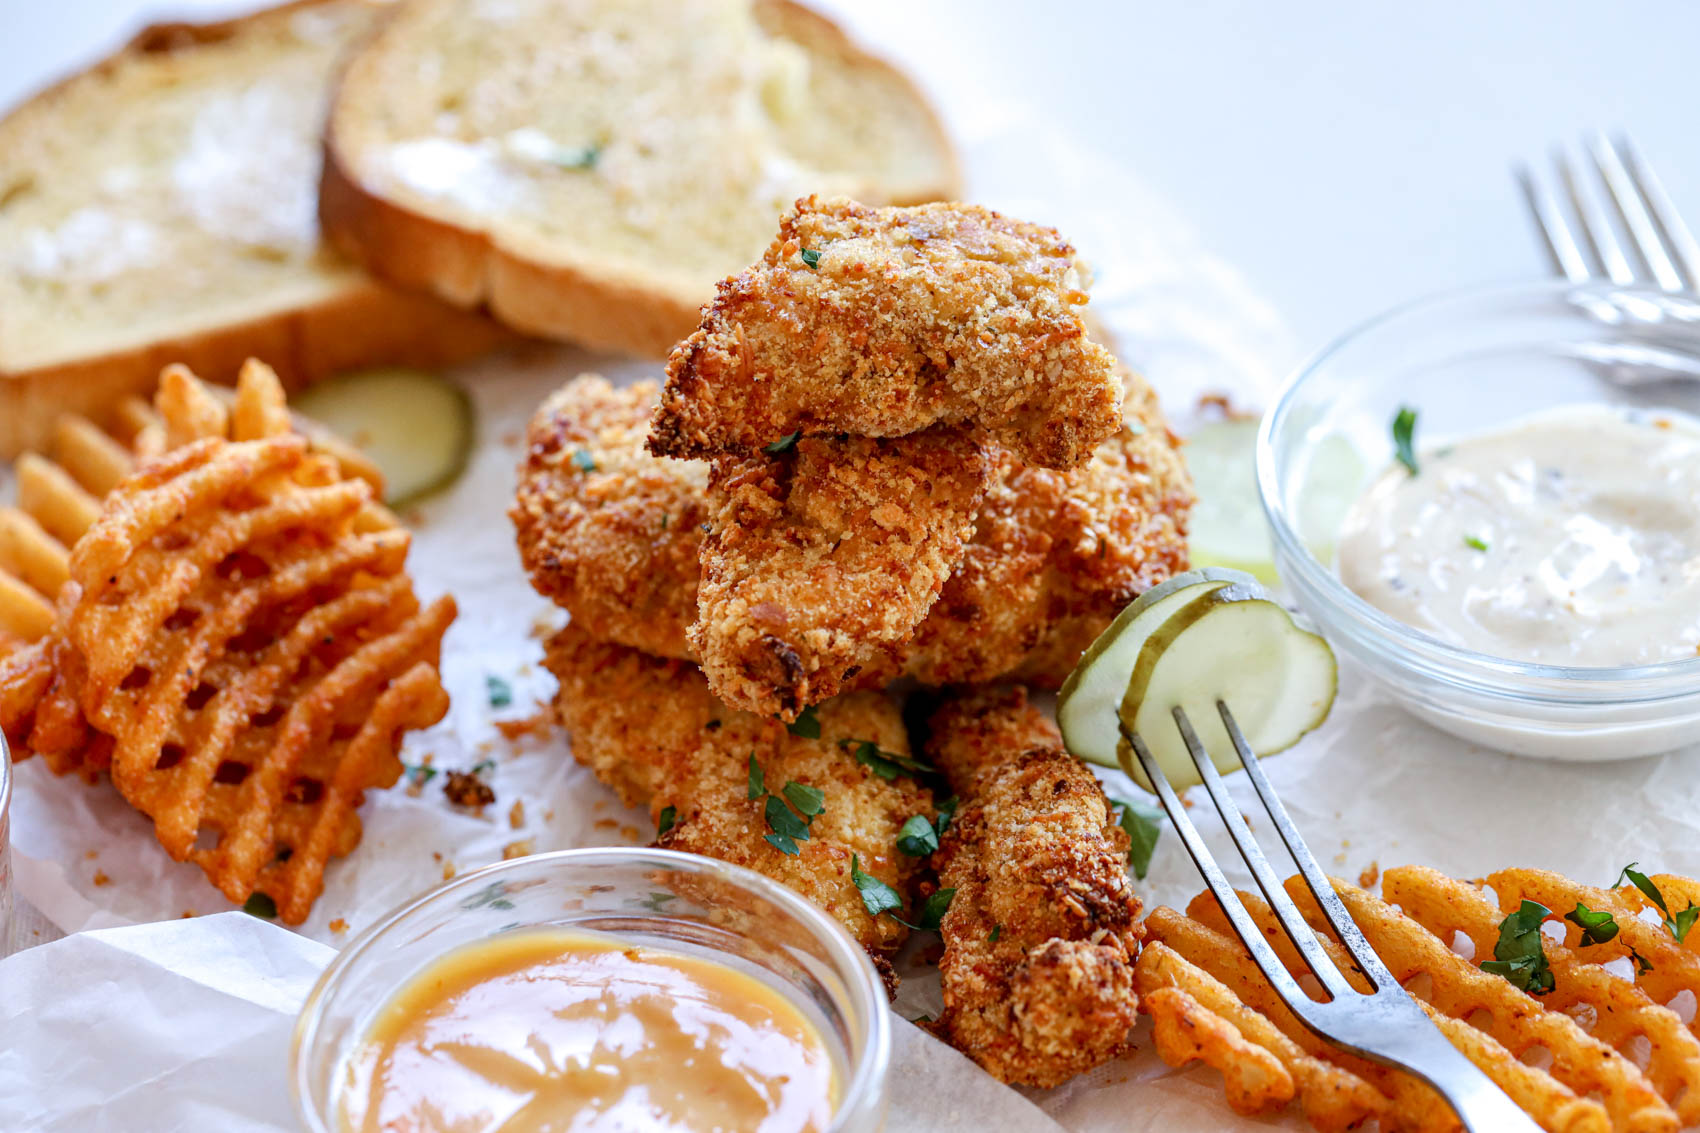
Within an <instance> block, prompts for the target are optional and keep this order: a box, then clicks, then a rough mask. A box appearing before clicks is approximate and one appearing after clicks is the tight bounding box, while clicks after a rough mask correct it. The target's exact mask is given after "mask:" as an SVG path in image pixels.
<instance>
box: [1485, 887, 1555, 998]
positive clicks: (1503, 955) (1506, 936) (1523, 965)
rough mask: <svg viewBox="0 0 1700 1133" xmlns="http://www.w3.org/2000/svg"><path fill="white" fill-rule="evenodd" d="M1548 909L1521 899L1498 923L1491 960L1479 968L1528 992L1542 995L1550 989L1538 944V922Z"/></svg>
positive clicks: (1549, 973) (1549, 975) (1548, 972)
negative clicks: (1497, 935) (1512, 911)
mask: <svg viewBox="0 0 1700 1133" xmlns="http://www.w3.org/2000/svg"><path fill="white" fill-rule="evenodd" d="M1551 915H1552V910H1551V909H1549V908H1547V907H1546V906H1545V905H1542V904H1539V903H1538V902H1535V901H1524V902H1523V904H1522V906H1521V907H1520V908H1518V910H1517V911H1516V912H1515V913H1512V914H1511V915H1510V916H1508V917H1506V918H1505V919H1504V920H1503V921H1500V922H1499V942H1498V943H1497V944H1495V945H1494V946H1493V959H1491V960H1489V961H1487V962H1486V963H1484V964H1483V965H1482V971H1484V972H1489V973H1491V974H1493V975H1496V976H1504V977H1505V979H1506V980H1507V981H1508V982H1509V983H1510V984H1511V986H1512V987H1515V988H1517V989H1519V990H1521V991H1526V992H1528V993H1529V994H1530V995H1545V994H1547V993H1548V992H1549V991H1551V990H1552V989H1553V975H1552V969H1551V968H1550V967H1548V966H1547V954H1546V951H1545V949H1543V948H1542V947H1541V925H1542V923H1543V922H1544V921H1545V920H1546V918H1547V917H1549V916H1551Z"/></svg>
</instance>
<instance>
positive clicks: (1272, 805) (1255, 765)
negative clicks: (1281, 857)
mask: <svg viewBox="0 0 1700 1133" xmlns="http://www.w3.org/2000/svg"><path fill="white" fill-rule="evenodd" d="M1216 710H1217V711H1218V712H1220V713H1221V715H1222V725H1223V726H1224V727H1225V728H1227V730H1228V738H1229V739H1231V740H1233V742H1234V751H1235V752H1236V753H1238V755H1239V757H1240V763H1241V764H1242V765H1243V766H1244V767H1245V771H1246V777H1247V778H1249V779H1250V780H1251V785H1252V788H1253V789H1254V790H1256V791H1257V797H1258V798H1259V799H1262V800H1263V807H1264V809H1265V810H1267V811H1268V812H1269V817H1270V818H1271V819H1273V820H1274V822H1275V830H1276V832H1277V833H1278V834H1280V835H1281V841H1282V842H1283V843H1285V844H1286V847H1287V852H1288V853H1289V854H1291V855H1293V862H1294V864H1296V865H1297V866H1298V867H1299V875H1300V876H1301V877H1303V878H1304V879H1305V885H1306V886H1307V887H1309V889H1310V892H1311V895H1312V896H1313V897H1315V898H1316V904H1317V907H1318V908H1320V909H1321V910H1322V913H1323V915H1324V916H1326V917H1327V918H1328V923H1329V925H1330V926H1331V927H1332V928H1333V929H1334V935H1335V936H1337V937H1339V938H1340V943H1341V944H1343V945H1345V947H1346V951H1348V952H1350V953H1351V954H1352V959H1353V960H1355V961H1357V964H1358V967H1359V968H1360V969H1362V971H1363V973H1364V975H1365V976H1367V977H1368V978H1369V981H1370V982H1371V983H1372V984H1374V985H1375V987H1376V990H1377V991H1384V990H1387V989H1389V988H1397V987H1398V986H1399V982H1398V981H1397V980H1395V979H1394V978H1393V973H1392V972H1389V971H1388V970H1387V965H1386V964H1383V963H1382V962H1381V957H1380V956H1377V955H1376V953H1375V949H1373V948H1371V947H1370V946H1369V941H1368V940H1366V939H1364V934H1363V931H1362V930H1361V929H1359V928H1358V925H1357V922H1356V921H1354V920H1353V919H1352V914H1351V913H1349V912H1347V911H1346V906H1345V903H1344V902H1342V901H1341V900H1340V895H1339V894H1338V893H1336V892H1334V886H1333V884H1332V883H1331V882H1330V881H1329V880H1328V876H1327V875H1326V874H1325V873H1323V872H1322V867H1321V866H1319V865H1317V863H1316V858H1315V857H1314V856H1313V855H1312V854H1311V852H1310V847H1308V846H1306V845H1305V842H1304V839H1303V838H1301V837H1300V836H1299V828H1298V827H1297V826H1295V825H1293V820H1292V817H1291V816H1290V815H1288V814H1287V808H1286V807H1285V806H1283V805H1282V803H1281V800H1280V798H1279V797H1277V796H1276V794H1275V788H1274V787H1272V786H1270V783H1269V776H1268V775H1266V774H1265V773H1264V771H1263V766H1262V764H1261V763H1259V762H1258V759H1257V756H1256V755H1254V754H1252V751H1251V747H1250V746H1249V745H1248V744H1247V743H1246V739H1245V733H1243V732H1241V731H1240V726H1239V725H1238V724H1237V723H1235V722H1234V716H1233V713H1231V712H1229V711H1228V705H1227V703H1226V702H1224V701H1220V700H1218V701H1217V702H1216ZM1282 895H1283V896H1285V892H1284V891H1283V894H1282Z"/></svg>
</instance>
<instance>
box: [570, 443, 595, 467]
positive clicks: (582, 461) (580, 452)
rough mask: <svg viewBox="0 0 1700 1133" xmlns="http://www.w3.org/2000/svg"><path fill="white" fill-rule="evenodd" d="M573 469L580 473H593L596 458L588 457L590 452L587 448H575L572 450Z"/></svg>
mask: <svg viewBox="0 0 1700 1133" xmlns="http://www.w3.org/2000/svg"><path fill="white" fill-rule="evenodd" d="M573 467H574V468H576V469H578V470H579V471H580V472H595V471H596V458H595V457H593V456H591V455H590V450H589V449H587V448H575V449H574V450H573Z"/></svg>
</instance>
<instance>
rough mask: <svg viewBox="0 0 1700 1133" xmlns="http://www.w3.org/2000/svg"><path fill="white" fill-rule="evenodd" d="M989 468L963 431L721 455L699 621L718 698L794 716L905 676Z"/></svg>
mask: <svg viewBox="0 0 1700 1133" xmlns="http://www.w3.org/2000/svg"><path fill="white" fill-rule="evenodd" d="M986 475H987V458H986V454H985V451H984V449H983V448H982V447H981V445H980V444H979V443H978V442H976V441H974V440H973V439H972V438H970V437H968V436H967V435H965V434H962V433H959V432H955V431H952V430H928V431H926V432H923V433H915V434H912V435H910V436H907V437H901V438H898V439H896V440H871V439H868V438H866V437H845V438H842V439H839V438H814V437H805V438H803V439H802V440H800V441H797V442H796V444H795V446H794V447H793V448H792V449H791V450H790V451H787V452H785V453H783V454H780V455H777V456H769V455H766V454H762V455H757V456H750V457H723V458H721V459H720V460H717V461H716V462H715V463H714V469H713V473H712V475H711V477H710V487H709V504H710V517H711V518H710V521H709V531H708V534H707V536H706V537H705V538H704V540H703V544H702V557H701V563H702V587H701V590H700V591H699V592H698V596H697V614H698V619H697V622H696V624H695V625H693V626H692V627H691V631H690V639H691V644H692V645H693V646H694V647H695V649H696V653H697V656H699V657H700V658H702V666H703V672H704V674H705V675H706V676H707V677H708V681H709V685H710V686H711V687H712V688H713V689H714V691H715V693H716V695H718V696H719V697H720V698H721V699H722V700H724V701H726V702H727V703H728V704H731V705H734V706H735V707H738V708H742V709H744V710H745V711H748V712H754V713H756V714H758V715H763V716H772V715H775V714H778V715H780V716H782V717H783V718H785V719H788V720H794V719H796V716H797V713H798V712H800V711H801V710H802V709H803V708H805V707H806V706H808V705H810V704H814V703H816V702H818V701H821V700H825V699H826V698H828V697H830V696H835V695H837V694H838V693H839V692H840V691H841V690H842V689H844V688H845V687H846V682H847V681H850V680H852V679H855V678H858V677H860V678H863V679H867V678H868V677H871V676H874V675H875V674H878V675H879V676H881V677H882V678H884V679H885V680H889V679H890V678H891V677H892V676H895V675H896V673H897V671H898V669H899V667H900V663H901V662H900V657H899V651H900V648H901V647H902V645H903V643H904V642H906V641H907V640H908V639H909V637H910V635H912V634H913V633H914V631H915V627H916V626H917V625H918V624H920V622H921V620H922V619H923V618H924V617H926V614H927V611H928V610H929V609H930V608H931V607H932V605H933V603H934V601H935V600H937V598H938V595H939V592H940V591H941V590H942V589H943V587H944V585H945V580H946V579H947V578H948V577H949V575H950V573H951V571H953V570H955V569H956V567H957V566H958V564H959V563H960V562H961V561H962V555H963V551H964V546H965V543H966V540H967V539H968V538H969V537H970V536H971V535H972V534H973V531H974V516H975V513H976V511H977V510H978V508H979V504H980V500H981V498H982V497H983V496H984V495H985V490H986ZM881 683H883V680H882V682H881Z"/></svg>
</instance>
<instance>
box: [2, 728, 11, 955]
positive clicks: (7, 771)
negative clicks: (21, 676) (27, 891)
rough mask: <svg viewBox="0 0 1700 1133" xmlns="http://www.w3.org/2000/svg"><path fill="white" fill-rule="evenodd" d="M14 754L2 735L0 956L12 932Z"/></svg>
mask: <svg viewBox="0 0 1700 1133" xmlns="http://www.w3.org/2000/svg"><path fill="white" fill-rule="evenodd" d="M11 816H12V753H11V751H10V749H8V748H7V747H6V737H5V736H4V735H0V956H4V955H5V954H6V948H7V945H8V944H9V942H10V941H11V939H12V937H11V932H12V817H11Z"/></svg>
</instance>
